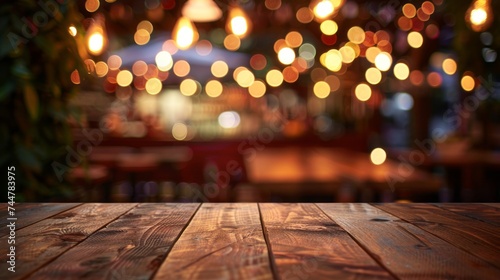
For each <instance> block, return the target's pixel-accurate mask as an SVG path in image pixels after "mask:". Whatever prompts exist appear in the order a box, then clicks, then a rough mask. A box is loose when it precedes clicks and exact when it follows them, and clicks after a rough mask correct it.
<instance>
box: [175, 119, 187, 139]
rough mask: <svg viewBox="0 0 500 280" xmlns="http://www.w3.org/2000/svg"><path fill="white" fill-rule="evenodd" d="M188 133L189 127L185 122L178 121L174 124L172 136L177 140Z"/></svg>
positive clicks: (184, 137) (183, 137)
mask: <svg viewBox="0 0 500 280" xmlns="http://www.w3.org/2000/svg"><path fill="white" fill-rule="evenodd" d="M187 135H188V127H187V126H186V125H185V124H183V123H176V124H174V125H173V126H172V136H173V137H174V138H175V140H178V141H182V140H184V139H186V137H187Z"/></svg>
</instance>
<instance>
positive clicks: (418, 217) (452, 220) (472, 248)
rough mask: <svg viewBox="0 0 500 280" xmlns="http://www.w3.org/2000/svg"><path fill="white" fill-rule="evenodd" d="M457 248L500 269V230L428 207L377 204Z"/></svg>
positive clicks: (426, 205)
mask: <svg viewBox="0 0 500 280" xmlns="http://www.w3.org/2000/svg"><path fill="white" fill-rule="evenodd" d="M375 206H376V207H378V208H380V209H382V210H384V211H386V212H389V213H391V214H392V215H394V216H397V217H399V218H401V219H404V220H406V221H408V222H410V223H411V224H413V225H416V226H418V227H419V228H421V229H423V230H425V231H428V232H430V233H432V234H434V235H436V236H437V237H439V238H441V239H443V240H446V241H448V242H449V243H451V244H453V245H454V246H456V247H459V248H462V249H464V250H465V251H467V252H469V253H471V254H473V255H476V256H478V257H480V258H482V259H483V260H485V261H487V262H489V263H491V264H493V265H494V266H496V267H498V268H500V238H499V237H500V235H499V233H500V228H499V227H498V226H495V225H490V224H487V223H484V222H481V221H478V220H475V219H472V218H469V217H465V216H462V215H459V214H455V213H452V212H450V211H447V210H444V209H440V208H438V207H436V206H433V205H429V204H413V203H412V204H377V205H375Z"/></svg>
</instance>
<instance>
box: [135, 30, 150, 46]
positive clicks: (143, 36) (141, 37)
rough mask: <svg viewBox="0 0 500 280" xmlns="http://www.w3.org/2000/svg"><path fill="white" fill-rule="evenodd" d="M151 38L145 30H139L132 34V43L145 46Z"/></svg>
mask: <svg viewBox="0 0 500 280" xmlns="http://www.w3.org/2000/svg"><path fill="white" fill-rule="evenodd" d="M150 39H151V36H150V34H149V32H148V31H147V30H146V29H139V30H137V31H136V32H135V33H134V42H135V43H136V44H137V45H139V46H142V45H145V44H147V43H148V42H149V40H150Z"/></svg>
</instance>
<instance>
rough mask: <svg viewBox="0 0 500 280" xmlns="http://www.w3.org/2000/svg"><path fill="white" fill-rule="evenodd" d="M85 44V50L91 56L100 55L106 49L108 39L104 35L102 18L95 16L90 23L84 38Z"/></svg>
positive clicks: (99, 15) (100, 15) (98, 15)
mask: <svg viewBox="0 0 500 280" xmlns="http://www.w3.org/2000/svg"><path fill="white" fill-rule="evenodd" d="M85 42H86V43H87V50H88V51H89V53H90V54H92V55H95V56H97V55H100V54H101V53H102V52H103V50H104V49H105V48H106V45H107V43H108V38H107V35H106V28H105V26H104V16H103V15H102V14H97V15H96V16H95V18H94V20H93V21H92V23H91V25H90V27H89V29H88V30H87V33H86V36H85Z"/></svg>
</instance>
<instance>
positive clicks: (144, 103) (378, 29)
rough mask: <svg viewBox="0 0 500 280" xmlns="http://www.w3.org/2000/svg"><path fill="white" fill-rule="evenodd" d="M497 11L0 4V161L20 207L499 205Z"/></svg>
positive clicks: (485, 7) (192, 3)
mask: <svg viewBox="0 0 500 280" xmlns="http://www.w3.org/2000/svg"><path fill="white" fill-rule="evenodd" d="M499 11H500V1H497V0H464V1H450V0H432V1H421V0H412V1H408V0H407V1H404V0H385V1H375V0H295V1H292V0H100V1H99V0H78V1H75V2H73V1H58V0H49V1H40V2H39V1H13V2H11V3H10V4H2V5H1V8H0V13H1V14H2V16H1V17H0V31H1V34H2V36H3V37H2V45H1V48H0V61H1V69H2V73H3V74H2V75H1V77H0V104H1V105H0V106H1V113H0V114H1V116H2V125H1V127H0V133H1V135H2V137H1V138H2V139H1V140H0V146H1V149H2V155H1V156H0V161H1V163H2V166H15V168H16V174H15V176H16V178H15V180H16V183H17V185H16V199H17V200H24V201H47V202H49V201H52V202H60V201H96V202H128V201H147V202H170V201H175V202H194V201H210V202H226V201H231V202H233V201H234V202H250V201H252V202H254V201H255V202H266V201H275V202H290V201H300V202H313V201H314V202H315V201H322V202H390V201H398V202H404V201H412V202H498V201H500V183H499V182H500V63H499V59H498V58H497V56H498V52H499V51H500V16H499V15H498V12H499ZM5 195H6V194H2V196H5ZM4 199H6V198H4Z"/></svg>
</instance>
